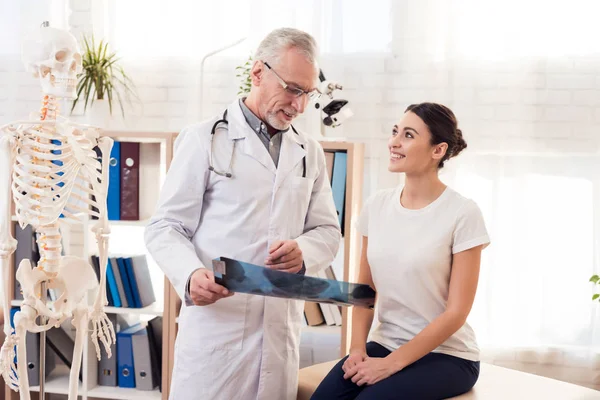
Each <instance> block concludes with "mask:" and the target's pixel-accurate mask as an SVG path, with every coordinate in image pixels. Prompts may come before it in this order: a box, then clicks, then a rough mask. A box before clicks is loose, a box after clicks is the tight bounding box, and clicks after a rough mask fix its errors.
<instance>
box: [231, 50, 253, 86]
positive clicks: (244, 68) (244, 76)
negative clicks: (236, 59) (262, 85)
mask: <svg viewBox="0 0 600 400" xmlns="http://www.w3.org/2000/svg"><path fill="white" fill-rule="evenodd" d="M252 64H253V62H252V56H249V57H248V60H246V62H245V63H244V64H243V65H240V66H238V67H236V68H235V70H236V71H238V73H237V74H236V75H235V76H237V77H238V78H240V89H239V90H238V93H237V94H238V96H247V95H248V94H249V93H250V88H251V87H252V79H250V71H251V70H252Z"/></svg>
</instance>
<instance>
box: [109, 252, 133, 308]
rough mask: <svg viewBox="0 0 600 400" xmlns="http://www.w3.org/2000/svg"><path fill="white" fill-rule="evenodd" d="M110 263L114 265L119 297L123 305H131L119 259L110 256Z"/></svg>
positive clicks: (113, 269)
mask: <svg viewBox="0 0 600 400" xmlns="http://www.w3.org/2000/svg"><path fill="white" fill-rule="evenodd" d="M108 262H109V263H110V265H112V271H113V274H114V275H115V282H116V284H117V291H118V292H119V297H120V298H121V307H130V304H129V303H128V302H127V296H125V289H124V286H123V285H124V282H123V278H124V277H122V276H121V270H120V269H119V264H118V263H117V259H116V258H115V257H110V258H109V259H108Z"/></svg>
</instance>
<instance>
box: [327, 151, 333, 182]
mask: <svg viewBox="0 0 600 400" xmlns="http://www.w3.org/2000/svg"><path fill="white" fill-rule="evenodd" d="M334 158H335V151H325V166H326V167H327V177H328V178H329V184H331V180H332V179H333V160H334Z"/></svg>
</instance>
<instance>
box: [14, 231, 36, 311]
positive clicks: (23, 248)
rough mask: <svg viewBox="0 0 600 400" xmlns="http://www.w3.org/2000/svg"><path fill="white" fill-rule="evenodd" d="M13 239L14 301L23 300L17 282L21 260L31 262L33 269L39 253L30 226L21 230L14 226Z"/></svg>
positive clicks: (19, 285)
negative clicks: (14, 248) (15, 245)
mask: <svg viewBox="0 0 600 400" xmlns="http://www.w3.org/2000/svg"><path fill="white" fill-rule="evenodd" d="M15 239H16V240H17V241H18V244H17V249H16V250H15V253H14V256H13V257H14V258H13V260H14V264H13V265H14V266H15V268H14V276H13V279H14V282H15V296H14V298H15V300H23V294H22V293H21V284H20V283H19V281H18V280H17V269H18V268H19V264H20V263H21V261H22V260H23V259H28V260H30V261H31V266H32V267H35V266H36V264H37V262H38V261H39V260H40V253H39V250H38V246H37V243H36V241H35V233H34V232H33V228H32V227H31V225H27V226H25V228H23V229H21V227H20V226H19V224H15Z"/></svg>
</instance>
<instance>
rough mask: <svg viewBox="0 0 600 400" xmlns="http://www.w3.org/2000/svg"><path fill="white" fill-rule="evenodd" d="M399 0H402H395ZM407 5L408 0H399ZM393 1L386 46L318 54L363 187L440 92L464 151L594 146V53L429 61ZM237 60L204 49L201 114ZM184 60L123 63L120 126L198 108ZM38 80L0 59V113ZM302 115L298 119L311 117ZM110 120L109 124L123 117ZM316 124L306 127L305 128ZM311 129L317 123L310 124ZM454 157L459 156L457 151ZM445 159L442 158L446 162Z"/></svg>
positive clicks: (379, 175)
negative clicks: (131, 99) (133, 94)
mask: <svg viewBox="0 0 600 400" xmlns="http://www.w3.org/2000/svg"><path fill="white" fill-rule="evenodd" d="M69 3H70V7H71V10H72V14H71V15H70V17H69V24H70V26H71V30H72V32H73V33H74V34H76V35H77V36H78V37H79V35H80V34H81V33H83V32H89V31H91V29H92V28H91V27H92V23H93V21H94V14H93V12H92V11H93V10H92V8H93V6H96V5H97V3H94V5H92V2H91V1H90V0H70V2H69ZM398 3H404V2H398ZM402 7H405V6H402ZM404 11H405V10H404V9H403V8H402V9H401V7H400V6H398V5H396V7H395V8H394V12H396V13H397V14H398V21H399V22H398V24H395V25H394V26H395V27H394V33H393V36H394V39H393V43H392V54H385V55H375V56H370V55H346V56H337V57H331V56H325V57H324V58H323V60H322V68H323V70H324V71H325V72H326V75H327V76H328V77H331V78H332V79H335V80H336V81H339V82H340V83H342V84H343V85H344V90H343V91H342V92H337V93H339V94H338V95H339V96H340V97H343V98H346V99H348V100H350V101H351V105H350V106H351V108H352V110H353V111H354V114H355V115H354V117H353V118H352V119H351V120H350V121H348V122H347V123H346V124H345V125H344V126H343V127H341V128H337V129H335V130H330V129H328V131H327V135H328V136H336V137H338V136H339V137H345V138H347V139H349V140H356V141H362V142H364V143H366V146H367V152H366V153H367V160H366V163H365V196H366V195H368V194H369V193H371V192H372V191H373V190H375V189H377V188H383V187H389V186H390V185H394V184H396V183H397V182H398V177H397V176H392V175H390V174H389V173H388V172H387V169H386V165H387V149H386V141H387V138H388V136H389V133H390V131H391V127H392V125H393V123H394V122H395V121H396V120H397V119H398V118H399V116H400V115H401V113H402V111H403V110H404V108H405V107H406V106H407V105H408V104H410V103H412V102H420V101H437V102H442V103H444V104H446V105H448V106H449V107H451V108H452V109H453V110H454V111H455V113H456V114H457V117H458V119H459V121H460V125H461V127H462V130H463V132H464V135H465V137H466V140H467V142H468V144H469V148H468V150H467V153H468V152H472V153H474V152H487V151H494V152H502V151H510V150H511V149H514V148H515V147H516V146H517V145H518V146H519V148H521V149H522V148H524V147H525V148H528V147H530V148H531V149H532V150H535V151H553V150H559V151H561V152H583V153H590V152H591V153H595V152H596V151H597V150H598V144H599V142H598V140H597V138H596V137H597V136H598V134H597V129H598V126H599V124H600V75H598V72H597V71H600V68H599V67H600V59H599V58H598V57H593V58H587V57H582V58H576V59H574V58H562V59H557V60H556V61H555V62H546V61H544V62H539V61H536V60H531V61H527V62H519V63H518V64H515V63H510V62H506V63H500V64H499V63H493V64H492V63H490V64H489V65H485V64H483V63H478V64H462V65H461V63H460V62H455V61H452V60H446V61H442V62H440V63H434V62H433V61H431V57H428V56H427V55H426V54H422V52H421V50H420V49H421V47H420V44H421V42H422V43H424V41H426V40H427V26H424V27H420V28H419V26H417V27H415V25H414V24H413V25H411V26H410V27H409V28H410V29H409V28H406V27H405V24H404V23H403V19H402V18H405V17H404ZM243 61H244V60H240V59H237V58H231V57H229V58H225V57H221V58H215V59H209V60H208V62H207V64H206V68H207V70H206V74H205V79H204V84H205V86H204V89H203V90H204V103H205V112H204V116H206V117H207V116H210V115H212V114H213V113H215V112H220V111H221V110H222V109H223V108H224V107H225V106H226V105H227V104H228V103H229V102H230V101H231V100H232V99H234V98H235V96H236V92H237V87H238V81H237V78H235V72H234V68H235V66H236V65H239V64H241V63H242V62H243ZM188 67H189V66H186V67H185V68H182V67H181V66H179V64H177V63H175V62H173V63H172V64H170V65H165V66H162V67H158V66H157V67H156V68H154V69H152V70H149V69H148V68H141V67H136V66H135V65H128V70H127V71H128V73H129V74H130V75H131V76H132V77H133V78H134V80H135V82H136V84H137V87H138V90H139V94H140V97H141V99H142V101H143V108H140V107H137V108H136V110H135V111H133V112H130V113H129V114H128V115H129V116H130V117H129V119H128V121H127V124H126V125H125V126H126V127H127V128H134V129H135V128H137V129H153V130H157V129H168V130H179V129H181V128H182V127H183V126H184V125H186V124H188V123H192V122H194V121H196V120H197V119H198V118H199V110H200V109H201V107H200V106H199V104H198V100H199V90H200V86H199V72H196V71H198V70H197V69H196V71H194V72H193V73H190V72H189V71H190V70H189V68H188ZM39 99H40V92H39V85H38V83H37V81H36V80H35V79H34V78H31V77H30V76H29V75H28V74H26V73H25V72H24V71H23V70H22V68H21V66H20V61H19V60H16V59H7V58H3V59H1V62H0V123H5V122H8V121H11V120H13V119H16V118H23V117H26V116H27V115H28V113H29V112H31V111H33V110H37V109H38V108H39V101H40V100H39ZM312 117H313V119H312V124H309V122H308V118H303V120H301V121H300V122H298V124H297V125H298V126H299V127H301V128H305V129H306V128H307V127H309V126H313V127H314V121H316V119H314V118H315V116H314V113H313V114H312ZM121 124H122V122H116V123H115V124H114V126H121ZM315 130H317V129H315V128H311V131H315ZM315 134H318V132H315ZM455 162H456V163H459V162H460V160H459V159H457V161H455ZM451 168H452V163H450V164H449V169H450V170H451Z"/></svg>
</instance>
